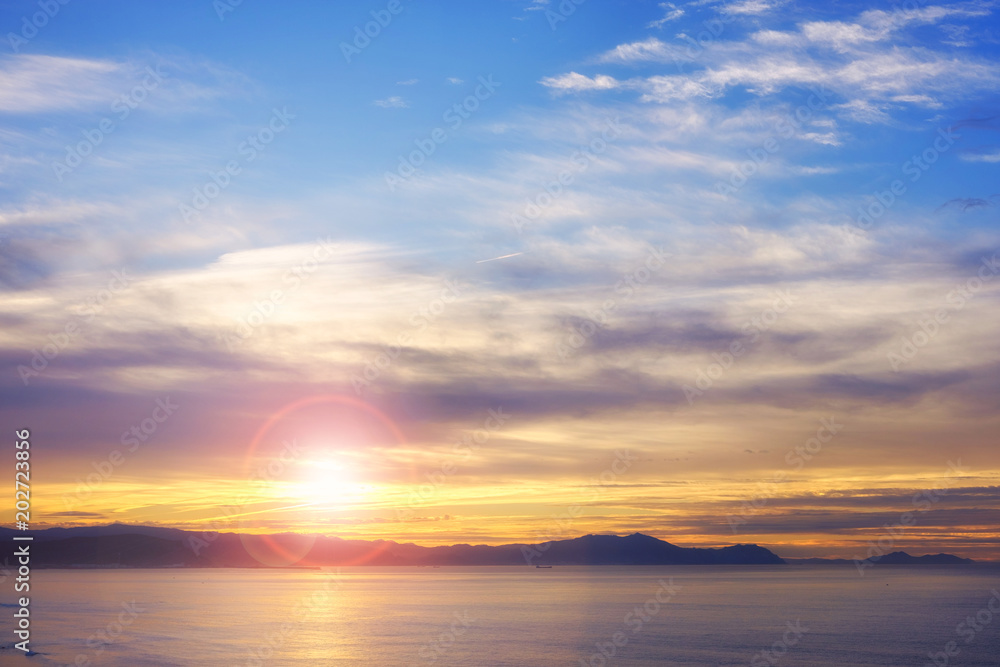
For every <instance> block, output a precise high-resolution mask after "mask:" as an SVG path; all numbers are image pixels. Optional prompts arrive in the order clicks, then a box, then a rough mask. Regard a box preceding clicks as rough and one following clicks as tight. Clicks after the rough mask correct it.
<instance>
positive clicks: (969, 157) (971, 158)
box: [961, 150, 1000, 164]
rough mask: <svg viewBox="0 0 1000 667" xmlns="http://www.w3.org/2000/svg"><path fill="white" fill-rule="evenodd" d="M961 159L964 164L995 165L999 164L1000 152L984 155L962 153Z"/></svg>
mask: <svg viewBox="0 0 1000 667" xmlns="http://www.w3.org/2000/svg"><path fill="white" fill-rule="evenodd" d="M961 157H962V159H963V160H965V161H966V162H987V163H990V164H995V163H997V162H1000V150H993V151H989V152H985V153H970V152H964V153H962V154H961Z"/></svg>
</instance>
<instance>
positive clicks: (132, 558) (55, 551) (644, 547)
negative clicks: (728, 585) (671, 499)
mask: <svg viewBox="0 0 1000 667" xmlns="http://www.w3.org/2000/svg"><path fill="white" fill-rule="evenodd" d="M0 532H2V534H3V535H4V537H6V538H7V539H10V538H11V537H13V536H14V535H25V533H23V532H18V531H15V530H12V529H10V528H0ZM30 534H31V535H33V536H34V543H35V545H36V546H35V548H34V549H33V550H32V558H33V562H34V563H36V564H37V565H39V566H42V567H50V568H67V567H133V568H136V567H137V568H157V567H240V568H242V567H265V565H262V564H261V562H259V561H258V560H257V559H256V558H254V557H253V556H252V555H251V554H250V553H248V551H247V548H246V547H245V546H244V539H248V540H250V541H259V540H261V539H262V536H257V535H246V536H241V535H240V534H237V533H214V534H211V536H208V537H211V539H208V540H206V539H205V538H206V534H205V533H196V532H189V531H184V530H179V529H175V528H159V527H152V526H131V525H126V524H112V525H109V526H87V527H80V528H49V529H47V530H41V531H32V532H31V533H30ZM270 537H271V538H273V539H274V540H277V541H289V542H293V543H294V542H297V543H299V544H303V543H305V544H306V548H305V549H304V550H303V553H304V555H303V556H302V558H301V559H299V560H297V561H295V562H294V563H289V565H294V566H296V567H329V566H341V565H383V566H385V565H410V566H442V565H525V566H534V565H543V566H551V565H786V564H844V565H849V564H853V563H854V561H851V560H838V559H833V560H828V559H819V558H811V559H787V560H786V559H782V558H781V557H779V556H777V555H776V554H774V553H773V552H771V551H770V550H768V549H766V548H764V547H761V546H758V545H756V544H735V545H733V546H728V547H721V548H715V549H708V548H697V547H680V546H677V545H674V544H670V543H669V542H665V541H663V540H660V539H657V538H655V537H650V536H649V535H643V534H642V533H634V534H632V535H627V536H624V537H622V536H617V535H584V536H582V537H577V538H573V539H566V540H556V541H551V542H544V543H539V544H504V545H498V546H489V545H485V544H479V545H470V544H455V545H451V546H438V547H424V546H419V545H416V544H412V543H398V542H393V541H388V540H374V541H366V540H345V539H342V538H339V537H327V536H315V537H307V536H302V535H296V534H290V533H285V534H279V535H273V536H270ZM873 563H875V564H877V565H909V564H932V565H939V564H971V563H973V561H971V560H969V559H965V558H958V557H957V556H951V555H949V554H938V555H935V556H922V557H913V556H910V555H908V554H906V553H903V552H896V553H893V554H887V555H885V556H883V557H882V558H880V559H879V560H878V561H873Z"/></svg>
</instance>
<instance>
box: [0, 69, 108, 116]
mask: <svg viewBox="0 0 1000 667" xmlns="http://www.w3.org/2000/svg"><path fill="white" fill-rule="evenodd" d="M122 70H123V67H122V65H121V64H120V63H115V62H112V61H108V60H86V59H83V58H63V57H58V56H45V55H17V56H7V57H5V58H3V59H0V112H3V113H17V114H25V113H39V112H46V111H56V110H63V109H70V110H76V109H83V108H89V107H94V106H97V105H106V104H110V100H111V99H112V97H113V94H114V92H115V90H114V88H113V87H112V86H111V85H110V84H111V82H112V80H113V79H114V78H115V77H116V76H118V75H120V74H121V73H122Z"/></svg>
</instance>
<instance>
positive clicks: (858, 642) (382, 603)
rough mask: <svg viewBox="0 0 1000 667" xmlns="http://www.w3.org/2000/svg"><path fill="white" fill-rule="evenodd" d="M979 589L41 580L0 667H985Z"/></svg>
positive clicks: (642, 574)
mask: <svg viewBox="0 0 1000 667" xmlns="http://www.w3.org/2000/svg"><path fill="white" fill-rule="evenodd" d="M671 585H672V590H671ZM5 588H7V587H6V586H5ZM994 589H997V590H1000V570H996V569H992V570H990V569H979V568H972V569H969V568H958V569H949V568H940V569H939V568H921V569H919V570H914V569H906V568H892V567H883V568H879V569H877V570H869V571H868V572H867V574H866V575H865V576H864V577H863V578H862V577H859V576H858V574H857V572H856V571H855V570H854V568H850V567H848V568H831V567H802V566H787V567H555V568H552V569H535V568H523V567H521V568H512V567H495V568H490V567H475V568H473V567H468V568H458V567H454V568H370V567H369V568H362V567H355V568H343V569H341V570H340V574H339V576H338V575H336V574H335V573H334V571H332V570H331V571H316V570H262V571H254V570H98V571H94V570H90V571H85V570H76V571H68V570H42V571H34V572H32V594H31V599H32V607H31V613H32V621H33V624H32V630H33V635H32V643H31V646H32V648H33V649H34V650H36V651H38V652H40V653H41V654H42V655H37V656H33V657H30V658H28V657H24V656H23V655H22V654H21V652H20V651H14V650H11V648H10V645H11V642H10V641H9V638H11V637H12V634H11V621H10V615H11V614H10V612H12V611H13V610H12V609H11V608H10V607H9V606H5V607H3V608H2V611H3V612H5V613H4V614H3V616H4V618H5V621H4V623H3V626H4V636H3V637H2V638H0V643H2V644H3V645H4V646H5V648H4V649H3V650H0V662H2V664H4V665H7V664H10V665H52V664H56V665H70V664H79V665H86V664H91V665H127V666H129V667H133V666H135V667H141V666H144V665H155V666H157V667H162V666H168V665H208V666H215V665H219V666H225V667H232V666H235V665H239V666H240V667H244V666H248V665H253V666H261V665H276V666H277V665H310V666H315V665H431V664H434V665H595V666H596V665H605V664H606V665H691V666H694V665H699V666H701V665H713V666H715V665H751V666H764V665H789V666H792V665H796V666H797V665H806V666H810V665H907V666H911V667H912V666H916V667H920V666H922V665H926V664H933V663H932V662H931V659H930V658H929V657H928V653H932V654H939V655H938V656H937V659H938V664H939V665H944V664H948V665H956V666H960V667H985V666H987V665H989V666H991V667H995V666H997V665H1000V613H993V612H991V611H989V606H988V603H989V602H990V598H991V597H992V596H993V592H992V591H993V590H994ZM0 600H2V602H3V603H5V605H10V604H11V603H12V602H13V594H12V593H11V592H10V591H9V589H8V590H5V591H3V593H2V595H0ZM993 607H994V609H998V608H1000V601H996V602H994V603H993ZM984 610H985V613H984ZM977 614H978V620H976V616H977ZM987 615H989V620H987ZM968 616H972V617H973V620H974V621H975V623H976V625H975V627H977V628H978V629H974V627H973V626H963V628H967V629H964V630H963V629H960V632H962V634H959V632H957V631H956V627H957V626H958V625H959V623H961V622H963V621H964V620H965V619H966V617H968ZM984 621H985V622H984ZM101 633H103V634H101ZM616 633H617V634H616ZM616 639H617V645H616V641H615V640H616ZM950 641H955V642H956V643H957V644H956V646H955V647H954V648H953V649H952V651H953V653H954V650H955V649H957V650H958V653H957V654H954V655H951V656H947V655H946V654H945V653H944V651H945V650H946V646H947V644H948V642H950ZM601 648H603V649H604V650H603V652H602V651H601ZM764 651H770V653H763V652H764ZM609 654H610V657H608V655H609ZM945 660H947V661H946V662H945ZM87 661H89V662H87Z"/></svg>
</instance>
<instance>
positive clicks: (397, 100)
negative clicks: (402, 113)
mask: <svg viewBox="0 0 1000 667" xmlns="http://www.w3.org/2000/svg"><path fill="white" fill-rule="evenodd" d="M372 104H374V105H375V106H377V107H382V108H383V109H406V108H409V106H410V105H409V104H408V103H407V102H406V100H404V99H403V98H402V97H399V96H398V95H393V96H392V97H387V98H385V99H384V100H375V101H374V102H372Z"/></svg>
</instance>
